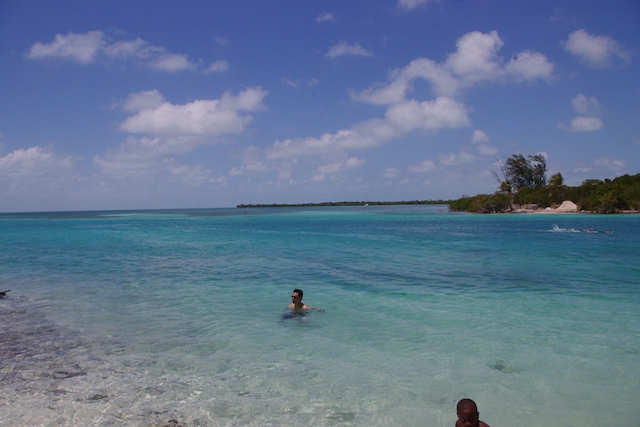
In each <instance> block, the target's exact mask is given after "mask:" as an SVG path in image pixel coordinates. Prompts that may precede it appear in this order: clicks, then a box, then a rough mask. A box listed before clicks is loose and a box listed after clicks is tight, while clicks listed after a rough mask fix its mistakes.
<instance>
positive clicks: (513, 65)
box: [505, 51, 553, 81]
mask: <svg viewBox="0 0 640 427" xmlns="http://www.w3.org/2000/svg"><path fill="white" fill-rule="evenodd" d="M505 70H506V71H507V74H509V75H510V76H512V77H513V78H514V79H515V80H516V81H524V80H534V79H547V78H549V77H550V76H551V75H552V74H553V64H552V63H550V62H549V61H548V60H547V57H546V56H544V55H543V54H541V53H538V52H532V51H524V52H520V53H519V54H517V55H516V56H514V57H513V58H512V59H511V61H509V63H508V64H507V65H506V66H505Z"/></svg>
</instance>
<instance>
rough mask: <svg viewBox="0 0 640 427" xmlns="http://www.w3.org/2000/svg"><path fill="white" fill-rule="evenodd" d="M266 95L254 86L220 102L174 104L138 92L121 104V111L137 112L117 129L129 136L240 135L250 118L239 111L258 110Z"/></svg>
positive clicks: (158, 96)
mask: <svg viewBox="0 0 640 427" xmlns="http://www.w3.org/2000/svg"><path fill="white" fill-rule="evenodd" d="M266 95H267V92H266V91H264V90H262V89H261V88H259V87H255V88H248V89H246V90H244V91H242V92H240V93H239V94H238V95H237V96H232V95H231V94H229V93H225V94H223V95H222V97H221V98H220V99H203V100H196V101H193V102H190V103H187V104H184V105H174V104H171V103H169V102H166V101H164V99H162V96H161V95H160V94H159V93H158V92H157V91H146V92H140V93H138V94H134V95H131V96H130V97H129V99H128V100H127V102H126V103H125V109H127V110H128V111H132V110H134V111H135V110H137V113H136V114H135V115H133V116H131V117H129V118H128V119H127V120H125V121H124V122H123V123H122V124H121V125H120V129H121V130H123V131H126V132H129V133H150V134H155V135H182V136H218V135H221V134H224V133H240V132H242V131H243V130H244V128H245V126H246V124H247V123H248V122H249V121H251V119H252V117H251V115H249V114H241V113H240V112H241V111H256V110H260V109H262V108H263V105H262V99H263V98H264V97H265V96H266Z"/></svg>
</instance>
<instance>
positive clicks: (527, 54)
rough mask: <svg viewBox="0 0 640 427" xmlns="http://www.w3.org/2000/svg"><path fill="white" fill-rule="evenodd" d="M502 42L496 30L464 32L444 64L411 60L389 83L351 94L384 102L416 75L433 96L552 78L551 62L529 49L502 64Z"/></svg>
mask: <svg viewBox="0 0 640 427" xmlns="http://www.w3.org/2000/svg"><path fill="white" fill-rule="evenodd" d="M503 44H504V43H503V42H502V40H501V39H500V37H499V36H498V33H497V32H496V31H492V32H491V33H488V34H485V33H481V32H479V31H474V32H470V33H467V34H465V35H464V36H462V37H460V39H458V42H457V50H456V52H454V53H452V54H450V55H449V56H448V57H447V59H446V61H445V62H444V63H437V62H435V61H433V60H431V59H427V58H418V59H414V60H413V61H411V62H410V63H409V65H407V66H406V67H404V68H402V69H400V70H394V71H393V72H392V73H390V75H389V79H390V80H391V82H390V83H389V84H387V85H385V86H377V87H373V88H368V89H364V90H363V91H361V92H359V93H352V94H351V96H352V98H353V99H354V100H357V101H364V102H368V103H372V104H379V105H384V104H391V103H395V102H399V101H401V100H402V99H404V98H405V96H406V95H407V93H408V92H410V91H411V89H412V82H413V80H415V79H417V78H421V79H424V80H426V81H428V82H430V83H431V86H432V88H433V91H434V92H435V94H436V95H441V96H454V95H456V94H457V93H458V91H459V90H460V88H463V87H471V86H473V85H474V84H476V83H479V82H481V81H495V80H500V79H511V80H514V81H518V82H520V81H525V80H527V81H528V80H538V79H542V80H545V79H549V78H551V77H552V74H553V68H554V65H553V64H552V63H551V62H549V61H548V60H547V58H546V57H545V56H544V55H542V54H541V53H537V52H533V51H530V50H527V51H524V52H521V53H519V54H517V55H515V56H514V58H513V59H512V60H511V61H510V62H509V63H508V64H507V65H506V66H503V65H502V63H503V60H502V59H501V58H500V57H498V56H497V53H498V51H499V50H500V48H501V47H502V45H503Z"/></svg>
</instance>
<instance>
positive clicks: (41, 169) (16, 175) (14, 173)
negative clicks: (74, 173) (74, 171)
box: [0, 146, 73, 180]
mask: <svg viewBox="0 0 640 427" xmlns="http://www.w3.org/2000/svg"><path fill="white" fill-rule="evenodd" d="M72 165H73V159H72V158H71V157H70V156H64V157H61V156H58V155H56V154H55V153H54V152H53V151H52V150H51V149H50V148H47V147H40V146H35V147H31V148H27V149H19V150H14V151H12V152H11V153H9V154H7V155H6V156H4V157H0V180H5V179H12V180H24V179H27V180H31V179H33V178H36V177H46V176H53V175H56V174H57V173H58V172H60V170H63V169H69V168H70V167H71V166H72Z"/></svg>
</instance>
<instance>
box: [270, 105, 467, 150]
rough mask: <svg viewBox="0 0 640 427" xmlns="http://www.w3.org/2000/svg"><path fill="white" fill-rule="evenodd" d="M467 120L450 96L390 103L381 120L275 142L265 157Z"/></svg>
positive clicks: (360, 143)
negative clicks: (315, 135) (316, 135)
mask: <svg viewBox="0 0 640 427" xmlns="http://www.w3.org/2000/svg"><path fill="white" fill-rule="evenodd" d="M469 123H470V121H469V118H468V116H467V109H466V107H465V106H464V105H463V104H462V103H460V102H458V101H455V100H453V99H451V98H446V97H440V98H437V99H435V100H433V101H423V102H418V101H415V100H409V101H405V102H402V103H398V104H394V105H392V106H390V107H389V108H388V110H387V114H386V116H385V118H384V119H370V120H367V121H364V122H360V123H357V124H355V125H354V126H352V127H351V129H344V130H340V131H338V132H336V133H333V134H332V133H326V134H324V135H322V136H321V137H320V138H313V137H307V138H298V139H287V140H285V141H282V142H281V141H276V142H275V143H274V145H273V147H271V148H270V149H269V150H268V151H267V156H268V158H270V159H279V158H291V157H299V156H312V155H318V154H324V153H328V152H334V151H342V150H347V149H363V148H371V147H375V146H378V145H380V144H382V143H384V142H386V141H388V140H390V139H392V138H396V137H398V136H400V135H402V134H405V133H408V132H412V131H414V130H426V131H435V130H438V129H442V128H457V127H463V126H468V125H469Z"/></svg>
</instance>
